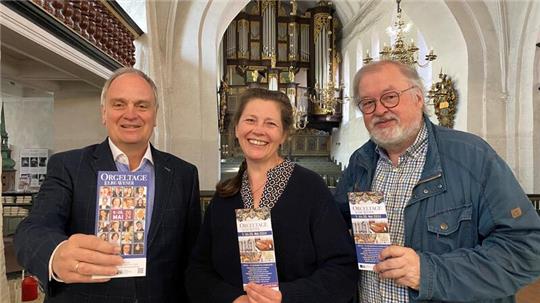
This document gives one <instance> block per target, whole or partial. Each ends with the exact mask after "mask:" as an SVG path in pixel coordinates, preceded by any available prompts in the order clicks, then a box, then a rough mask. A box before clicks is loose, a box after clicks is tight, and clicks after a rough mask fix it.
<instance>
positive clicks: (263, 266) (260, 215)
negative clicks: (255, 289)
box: [236, 208, 279, 290]
mask: <svg viewBox="0 0 540 303" xmlns="http://www.w3.org/2000/svg"><path fill="white" fill-rule="evenodd" d="M236 228H237V232H238V248H239V249H240V263H241V267H242V281H243V284H244V286H246V285H247V284H248V283H250V282H253V283H257V284H260V285H265V286H269V287H271V288H273V289H275V290H278V286H279V285H278V275H277V268H276V254H275V251H274V236H273V233H272V221H271V219H270V209H268V208H245V209H237V210H236Z"/></svg>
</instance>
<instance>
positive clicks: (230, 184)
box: [216, 88, 293, 198]
mask: <svg viewBox="0 0 540 303" xmlns="http://www.w3.org/2000/svg"><path fill="white" fill-rule="evenodd" d="M255 99H260V100H265V101H272V102H276V103H277V104H278V105H279V108H280V110H281V124H282V125H283V132H284V133H285V134H288V133H289V131H290V130H291V127H292V124H293V109H292V105H291V102H290V100H289V97H287V95H285V94H284V93H282V92H280V91H272V90H267V89H264V88H249V89H246V90H245V91H244V92H243V93H242V95H240V104H239V105H238V110H237V111H236V113H235V114H234V118H233V122H234V127H236V126H237V125H238V122H239V121H240V117H241V116H242V113H243V112H244V109H245V108H246V105H247V104H248V103H249V102H251V101H253V100H255ZM246 169H247V164H246V160H245V159H244V161H242V164H241V165H240V168H239V169H238V173H237V174H236V176H234V177H232V178H230V179H227V180H224V181H220V182H219V183H218V184H217V185H216V193H217V195H218V196H219V197H221V198H227V197H231V196H234V195H236V194H237V193H238V191H240V187H241V186H242V176H243V175H244V172H245V171H246Z"/></svg>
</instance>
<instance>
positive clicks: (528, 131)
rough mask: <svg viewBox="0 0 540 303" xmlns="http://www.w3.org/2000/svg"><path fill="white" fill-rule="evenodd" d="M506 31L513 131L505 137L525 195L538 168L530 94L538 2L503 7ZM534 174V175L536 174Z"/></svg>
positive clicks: (539, 16) (539, 12) (538, 22)
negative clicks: (509, 141) (512, 141)
mask: <svg viewBox="0 0 540 303" xmlns="http://www.w3.org/2000/svg"><path fill="white" fill-rule="evenodd" d="M507 10H508V20H509V22H510V24H509V25H508V28H509V49H510V51H509V52H510V56H509V57H508V58H509V60H510V62H509V64H508V66H509V73H508V78H507V82H508V91H509V100H508V101H509V103H510V104H515V114H514V115H513V117H514V121H513V122H514V123H513V125H514V131H513V132H510V133H509V134H508V135H509V136H514V137H515V138H516V140H515V144H509V145H511V146H513V150H512V151H514V152H515V154H516V156H515V158H516V163H515V172H516V175H517V177H518V180H519V181H520V183H521V185H522V186H523V188H524V190H525V191H526V192H528V193H535V192H538V190H540V188H539V187H536V188H535V184H534V179H535V176H534V175H535V172H536V171H538V168H539V166H538V165H536V166H535V161H534V144H533V142H534V141H533V137H534V130H535V128H534V107H533V101H534V98H533V96H534V94H536V95H538V94H539V91H538V90H537V88H536V86H535V83H534V72H535V69H538V65H534V62H535V53H536V49H538V48H537V47H535V43H531V41H536V38H537V36H538V34H539V33H540V3H538V1H534V2H532V1H531V2H529V1H521V3H520V2H510V3H508V4H507ZM514 79H515V81H514ZM536 174H538V172H536Z"/></svg>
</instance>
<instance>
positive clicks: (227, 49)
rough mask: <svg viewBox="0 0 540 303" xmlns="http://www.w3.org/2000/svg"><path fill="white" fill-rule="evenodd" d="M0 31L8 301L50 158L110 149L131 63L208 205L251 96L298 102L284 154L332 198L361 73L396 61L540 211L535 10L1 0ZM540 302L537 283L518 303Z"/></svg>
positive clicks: (436, 118)
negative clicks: (109, 116)
mask: <svg viewBox="0 0 540 303" xmlns="http://www.w3.org/2000/svg"><path fill="white" fill-rule="evenodd" d="M0 24H1V27H0V57H1V68H0V70H1V92H2V116H1V135H2V185H3V186H2V192H3V197H2V202H3V207H2V208H1V211H2V214H3V216H2V219H1V220H0V226H2V233H3V237H4V241H3V242H0V250H5V254H0V302H19V301H17V300H18V299H20V298H18V297H17V293H19V292H20V290H19V289H18V288H17V287H19V288H20V285H17V284H16V283H13V281H18V279H20V276H21V269H20V267H18V265H17V264H16V261H15V260H14V256H13V252H12V250H13V248H12V243H10V242H9V237H10V236H11V235H12V234H13V233H14V231H15V228H16V226H17V223H18V222H19V221H20V220H21V219H22V218H24V216H25V215H26V214H27V213H28V211H29V209H30V208H31V199H32V194H33V193H35V192H37V190H38V189H39V184H40V183H41V182H42V181H43V178H44V177H45V174H46V160H47V158H48V157H49V156H50V155H52V154H54V153H57V152H61V151H65V150H69V149H73V148H79V147H82V146H87V145H90V144H94V143H97V142H101V141H103V139H104V138H105V137H106V134H107V133H106V129H105V128H104V127H103V125H102V123H101V118H100V95H101V88H102V87H103V84H104V83H105V81H106V80H107V78H108V77H109V76H110V75H111V74H112V73H113V71H114V70H116V69H118V68H120V67H125V66H132V67H136V68H138V69H141V70H142V71H144V72H145V73H147V74H148V75H149V76H150V77H151V78H152V79H153V80H154V81H155V82H156V84H157V87H158V99H159V104H160V106H159V108H158V118H157V126H156V127H155V129H154V135H153V138H152V140H151V142H152V144H153V145H154V146H155V147H156V148H158V149H160V150H163V151H166V152H169V153H171V154H173V155H176V156H178V157H180V158H182V159H184V160H186V161H188V162H191V163H193V164H195V165H196V166H197V168H198V171H199V181H200V189H201V197H202V202H201V203H203V204H204V203H206V202H208V200H209V198H211V196H212V194H213V191H214V189H215V185H216V183H217V182H218V181H219V180H221V179H223V178H228V177H230V176H232V175H233V174H235V173H236V171H237V170H238V166H239V165H240V163H241V161H242V153H241V150H240V146H239V144H238V142H237V140H235V136H234V125H232V122H231V121H232V116H233V115H234V113H235V111H236V107H237V103H238V96H239V94H241V93H242V92H243V91H244V90H245V89H246V88H249V87H263V88H268V89H271V90H280V91H282V92H284V93H285V94H286V95H287V96H288V97H289V99H290V101H291V104H292V106H293V109H294V132H293V133H292V134H291V136H290V137H289V138H288V140H287V141H286V142H285V144H283V145H282V146H281V148H280V152H281V154H282V155H283V156H284V157H287V158H289V159H291V160H292V161H294V162H296V163H298V164H300V165H302V166H305V167H307V168H310V169H312V170H314V171H316V172H317V173H319V174H320V175H321V176H322V178H323V179H324V180H325V182H326V184H327V185H328V186H329V187H330V188H333V187H335V185H336V183H337V182H339V178H340V175H341V172H342V171H343V169H344V168H345V167H346V165H347V163H348V160H349V157H350V155H351V154H352V152H354V151H355V150H356V149H357V148H358V147H360V146H361V145H362V144H363V143H364V142H365V141H367V140H368V139H369V134H368V132H367V130H366V129H365V127H364V122H363V118H362V113H361V112H360V111H359V110H358V108H357V106H356V104H355V102H354V101H353V97H352V96H353V83H352V82H353V77H354V75H355V73H356V71H357V70H358V69H359V68H361V67H362V66H363V65H364V64H367V63H369V62H372V61H376V60H382V59H392V60H399V61H401V62H403V63H406V64H409V65H411V66H414V67H416V69H417V71H418V72H419V74H420V75H421V77H422V80H423V82H424V86H425V91H426V96H425V101H426V110H427V112H428V114H429V117H430V119H431V120H432V121H433V122H434V123H435V124H439V125H442V126H445V127H449V128H454V129H456V130H461V131H466V132H470V133H473V134H476V135H478V136H480V137H481V138H483V139H484V140H486V141H487V142H488V143H489V144H490V145H491V146H492V147H493V148H494V149H495V150H496V151H497V153H498V154H499V155H500V156H501V157H502V158H503V159H504V160H505V161H506V162H507V163H508V165H509V166H510V168H511V169H512V171H513V173H514V174H515V176H516V177H517V179H518V180H519V182H520V184H521V186H522V187H523V189H524V191H525V192H526V193H527V194H528V195H529V198H530V199H531V201H532V203H533V204H534V205H535V208H536V209H537V210H538V212H539V214H540V2H539V1H536V0H516V1H507V0H476V1H466V0H397V1H396V0H339V1H315V0H309V1H308V0H298V1H297V0H292V1H283V0H233V1H225V0H218V1H212V0H208V1H206V0H189V1H174V0H168V1H145V0H137V1H130V0H116V1H115V0H88V1H77V0H25V1H2V2H1V3H0ZM34 162H35V163H34ZM6 239H7V240H6ZM4 246H5V247H4ZM4 265H5V266H4ZM539 297H540V281H537V282H536V283H535V284H533V285H530V286H529V287H527V288H526V289H525V290H523V291H521V292H520V293H519V295H518V302H521V303H528V302H538V301H535V300H538V299H537V298H539Z"/></svg>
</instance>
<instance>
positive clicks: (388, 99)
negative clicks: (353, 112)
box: [357, 85, 416, 114]
mask: <svg viewBox="0 0 540 303" xmlns="http://www.w3.org/2000/svg"><path fill="white" fill-rule="evenodd" d="M415 87H416V85H413V86H411V87H409V88H406V89H404V90H401V91H389V92H386V93H384V94H382V95H381V97H380V98H379V102H380V103H381V104H382V105H383V106H384V107H386V108H394V107H396V106H398V104H399V96H401V94H403V93H404V92H406V91H408V90H411V89H413V88H415ZM357 105H358V108H359V109H360V111H361V112H362V113H364V114H371V113H373V112H374V111H375V109H376V108H377V99H375V98H363V99H360V101H358V104H357Z"/></svg>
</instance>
